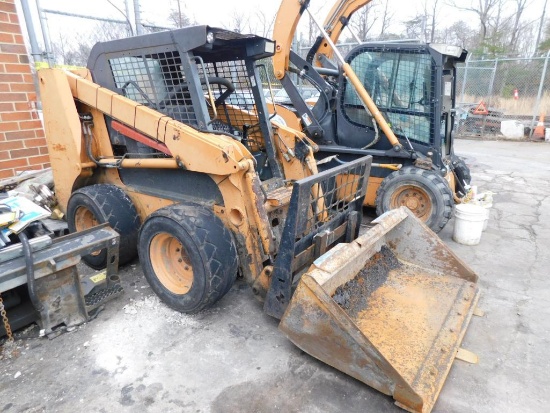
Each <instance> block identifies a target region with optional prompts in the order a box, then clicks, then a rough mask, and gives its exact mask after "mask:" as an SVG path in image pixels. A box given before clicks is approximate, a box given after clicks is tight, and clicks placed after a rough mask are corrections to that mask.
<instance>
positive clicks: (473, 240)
mask: <svg viewBox="0 0 550 413" xmlns="http://www.w3.org/2000/svg"><path fill="white" fill-rule="evenodd" d="M486 218H487V210H486V209H485V208H483V207H481V206H479V205H473V204H458V205H457V206H456V207H455V227H454V231H453V240H455V241H456V242H458V243H459V244H464V245H477V244H479V241H481V233H482V231H483V223H484V222H485V220H486Z"/></svg>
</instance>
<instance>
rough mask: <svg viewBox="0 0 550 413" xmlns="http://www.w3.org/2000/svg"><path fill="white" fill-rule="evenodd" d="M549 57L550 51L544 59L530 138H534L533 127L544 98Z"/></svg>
mask: <svg viewBox="0 0 550 413" xmlns="http://www.w3.org/2000/svg"><path fill="white" fill-rule="evenodd" d="M548 57H550V51H548V53H546V58H545V59H544V67H543V68H542V76H541V77H540V83H539V91H538V93H537V102H536V103H535V111H534V113H533V118H532V119H531V131H530V132H529V138H532V137H533V131H534V129H533V126H535V118H536V116H537V113H538V111H539V110H540V99H541V98H542V89H543V87H544V79H545V78H546V69H547V68H548Z"/></svg>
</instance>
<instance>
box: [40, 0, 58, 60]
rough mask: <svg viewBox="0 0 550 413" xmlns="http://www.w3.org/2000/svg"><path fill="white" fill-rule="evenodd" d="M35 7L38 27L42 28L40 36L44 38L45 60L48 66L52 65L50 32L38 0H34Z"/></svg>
mask: <svg viewBox="0 0 550 413" xmlns="http://www.w3.org/2000/svg"><path fill="white" fill-rule="evenodd" d="M36 8H37V9H38V17H39V18H40V28H41V29H42V38H43V39H44V50H45V52H46V61H47V62H48V65H49V66H50V67H54V65H55V59H54V57H53V52H52V44H51V42H50V32H49V30H48V26H47V24H46V14H45V13H44V11H43V10H42V7H40V0H36Z"/></svg>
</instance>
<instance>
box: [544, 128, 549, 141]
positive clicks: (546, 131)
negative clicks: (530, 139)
mask: <svg viewBox="0 0 550 413" xmlns="http://www.w3.org/2000/svg"><path fill="white" fill-rule="evenodd" d="M544 140H545V141H546V142H550V128H546V129H545V130H544Z"/></svg>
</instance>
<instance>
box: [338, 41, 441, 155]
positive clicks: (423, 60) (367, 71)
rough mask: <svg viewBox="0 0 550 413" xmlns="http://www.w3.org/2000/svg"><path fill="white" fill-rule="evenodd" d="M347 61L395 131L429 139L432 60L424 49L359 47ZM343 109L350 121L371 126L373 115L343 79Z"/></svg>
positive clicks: (418, 139) (423, 139)
mask: <svg viewBox="0 0 550 413" xmlns="http://www.w3.org/2000/svg"><path fill="white" fill-rule="evenodd" d="M348 61H349V64H350V66H351V67H352V69H353V70H354V71H355V73H356V74H357V76H358V78H359V79H360V80H361V81H362V83H363V85H364V86H365V89H366V90H367V92H368V93H369V94H370V96H371V98H372V99H373V101H374V103H375V104H376V105H377V107H378V109H379V110H380V111H381V112H382V114H383V115H384V116H385V117H386V120H387V121H388V122H389V123H390V125H391V126H392V129H393V130H394V132H395V133H396V134H397V135H400V136H403V137H405V136H406V137H407V138H408V139H410V140H411V141H416V142H420V143H424V144H429V143H430V136H431V134H430V125H431V124H432V122H433V118H434V109H433V108H434V105H433V95H434V90H435V79H434V75H433V73H434V70H433V66H434V62H433V60H432V57H431V56H430V54H429V53H428V51H427V50H418V49H414V50H400V51H398V52H396V51H385V50H380V51H376V50H374V51H373V50H370V49H367V48H359V49H358V50H356V51H355V52H354V53H353V54H352V55H351V56H350V57H349V58H348ZM342 105H343V108H342V112H343V114H344V116H345V117H346V118H347V120H348V121H350V122H351V123H353V124H356V125H359V126H368V127H372V126H373V119H372V115H371V114H370V112H368V111H367V110H366V109H365V108H364V107H363V105H362V104H361V101H360V99H359V97H358V95H357V93H356V91H355V89H354V88H353V86H352V85H351V84H350V83H348V82H347V81H344V93H343V101H342Z"/></svg>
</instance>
